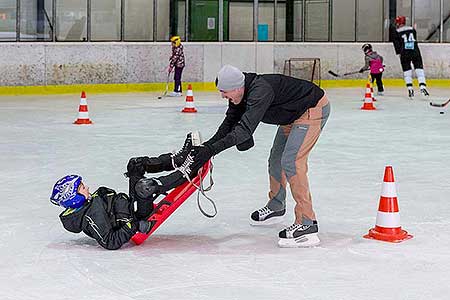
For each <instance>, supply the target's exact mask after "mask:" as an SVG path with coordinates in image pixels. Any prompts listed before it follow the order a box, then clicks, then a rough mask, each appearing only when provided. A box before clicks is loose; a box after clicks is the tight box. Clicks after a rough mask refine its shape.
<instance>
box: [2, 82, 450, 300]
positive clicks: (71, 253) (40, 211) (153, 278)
mask: <svg viewBox="0 0 450 300" xmlns="http://www.w3.org/2000/svg"><path fill="white" fill-rule="evenodd" d="M405 92H406V91H405V89H388V90H387V91H386V96H384V97H378V102H376V106H377V108H378V110H376V111H361V110H360V109H359V108H360V107H361V105H362V101H361V99H362V98H363V95H364V90H363V89H362V88H361V89H337V90H328V91H327V93H328V97H329V99H330V101H331V103H332V113H331V116H330V119H329V121H328V123H327V125H326V127H325V129H324V131H323V134H322V136H321V137H320V139H319V142H318V144H317V145H316V147H315V149H314V150H313V151H312V153H311V156H310V161H309V176H310V185H311V189H312V194H313V203H314V206H315V210H316V214H317V217H318V221H319V228H320V234H319V236H320V238H321V240H322V244H321V245H320V246H318V247H315V248H308V249H280V248H278V246H277V234H278V231H279V230H281V229H282V228H283V226H284V225H290V224H291V223H292V221H293V202H294V201H293V200H292V197H291V196H290V195H289V196H288V213H287V217H286V219H285V222H284V225H283V224H281V225H274V226H270V227H256V228H255V227H251V226H250V225H249V223H248V218H249V215H250V213H251V212H252V211H253V210H254V209H257V208H259V207H261V206H262V205H264V204H265V203H266V201H267V192H268V177H267V176H268V175H267V159H268V155H269V150H270V147H271V144H272V140H273V137H274V135H275V132H276V127H275V126H270V125H264V124H261V125H260V126H259V127H258V129H257V131H256V133H255V143H256V145H255V147H254V148H252V149H251V150H249V151H247V152H238V151H237V150H236V149H235V148H232V149H229V150H226V151H225V152H223V153H221V154H219V155H218V156H217V157H216V158H215V159H214V179H215V181H216V184H215V186H214V189H213V191H212V192H211V193H209V195H210V196H212V197H213V198H214V199H215V201H216V204H217V206H218V209H219V213H218V215H217V217H216V218H214V219H207V218H205V217H203V216H202V215H201V213H200V212H199V210H198V208H197V206H196V202H195V198H194V197H191V198H190V199H188V200H187V201H186V202H185V203H184V204H183V205H182V206H181V207H180V208H179V209H178V210H177V211H176V212H175V213H174V214H173V215H172V217H171V218H170V219H168V220H167V221H166V223H165V224H163V225H162V226H161V227H160V228H159V229H158V230H157V231H156V232H155V233H154V235H152V236H151V237H150V238H149V239H148V240H147V241H146V242H145V243H144V244H143V245H141V246H135V245H132V244H127V245H125V246H124V247H123V248H122V249H120V250H118V251H107V250H104V249H102V248H101V247H100V246H98V245H97V243H96V241H95V240H93V239H90V238H88V237H86V236H85V235H83V234H78V235H76V234H72V233H69V232H66V231H65V230H64V229H63V227H62V225H61V223H60V221H59V219H58V215H59V213H60V212H61V209H60V208H59V207H57V206H54V205H52V204H51V203H50V202H49V196H50V192H51V188H52V186H53V184H54V182H55V181H56V179H58V178H60V177H62V176H64V175H66V174H69V173H78V174H81V175H82V176H83V179H84V181H85V182H86V183H87V185H88V186H90V188H91V191H92V192H93V191H94V190H95V189H96V188H97V187H99V186H101V185H105V186H108V187H111V188H114V189H116V190H117V191H125V192H127V188H128V186H127V180H126V178H124V176H123V175H122V174H123V172H125V167H126V164H127V161H128V159H129V158H130V157H132V156H139V155H158V154H160V153H163V152H166V151H171V150H174V149H178V148H179V147H181V145H182V144H183V141H184V138H185V134H186V132H188V131H190V130H193V129H200V131H201V132H202V135H203V137H204V138H209V137H210V136H211V135H212V134H213V133H214V132H215V130H216V128H217V127H218V125H219V124H220V122H221V121H222V119H223V117H224V112H225V110H226V101H225V100H221V99H220V98H219V95H218V94H215V93H196V92H195V91H194V95H195V104H196V107H197V109H198V111H199V112H198V113H197V114H182V113H180V110H181V108H182V107H183V106H184V97H183V98H177V99H169V98H166V99H163V100H157V99H156V97H157V96H158V95H156V94H146V93H141V94H114V95H89V94H88V95H87V96H88V105H89V114H90V118H91V119H92V121H93V122H94V125H92V126H76V125H72V122H73V121H74V120H75V119H76V118H77V111H78V105H79V96H78V95H64V96H40V97H32V96H27V97H2V98H0V113H1V118H0V136H1V139H0V166H1V168H0V182H1V185H0V186H1V196H2V200H1V202H0V222H1V224H2V226H1V228H0V299H2V300H7V299H14V300H17V299H20V300H25V299H33V300H37V299H45V300H48V299H77V300H81V299H89V300H94V299H108V300H113V299H121V300H122V299H158V300H165V299H196V300H198V299H258V300H261V299H289V300H290V299H311V300H312V299H317V300H319V299H342V300H344V299H345V300H347V299H374V300H375V299H376V300H378V299H397V300H400V299H405V300H406V299H408V300H410V299H411V300H412V299H427V300H434V299H449V297H450V283H449V282H450V280H449V279H448V278H449V273H450V250H449V249H450V234H449V225H450V162H449V160H450V130H449V128H450V111H447V112H446V113H445V114H439V110H438V109H431V107H430V106H429V105H428V102H429V101H430V100H432V101H437V102H443V101H444V100H445V99H446V98H449V97H450V89H448V90H445V89H433V88H430V93H431V95H432V96H431V97H430V99H421V98H420V97H416V99H415V100H413V101H410V100H408V99H407V98H406V97H405V96H404V95H405ZM388 164H391V165H392V166H393V168H394V175H395V179H396V184H397V191H398V201H399V207H400V214H401V225H402V227H403V229H405V230H407V231H408V232H409V233H410V234H412V235H414V238H413V239H411V240H408V241H405V242H403V243H400V244H391V243H383V242H378V241H373V240H366V239H363V238H362V236H363V235H364V234H366V233H367V232H368V230H369V229H370V228H372V227H373V226H374V224H375V217H376V213H377V208H378V201H379V197H380V191H381V185H382V180H383V172H384V167H385V166H386V165H388ZM204 205H205V206H206V208H210V207H208V206H207V203H206V202H205V203H204Z"/></svg>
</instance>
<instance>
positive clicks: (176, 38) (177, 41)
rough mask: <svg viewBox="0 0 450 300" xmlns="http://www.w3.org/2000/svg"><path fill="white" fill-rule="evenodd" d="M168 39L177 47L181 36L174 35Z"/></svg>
mask: <svg viewBox="0 0 450 300" xmlns="http://www.w3.org/2000/svg"><path fill="white" fill-rule="evenodd" d="M170 41H171V42H172V44H173V45H174V46H175V47H178V46H180V45H181V38H180V37H179V36H178V35H175V36H173V37H171V38H170Z"/></svg>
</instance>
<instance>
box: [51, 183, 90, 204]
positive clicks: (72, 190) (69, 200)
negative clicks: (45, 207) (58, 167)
mask: <svg viewBox="0 0 450 300" xmlns="http://www.w3.org/2000/svg"><path fill="white" fill-rule="evenodd" d="M82 180H83V178H81V176H79V175H67V176H64V177H63V178H61V179H60V180H58V181H57V182H56V183H55V185H54V186H53V192H52V195H51V196H50V202H52V203H53V204H55V205H59V206H62V207H65V208H79V207H81V206H83V204H84V202H86V197H84V196H83V195H81V194H78V187H79V186H80V184H81V181H82Z"/></svg>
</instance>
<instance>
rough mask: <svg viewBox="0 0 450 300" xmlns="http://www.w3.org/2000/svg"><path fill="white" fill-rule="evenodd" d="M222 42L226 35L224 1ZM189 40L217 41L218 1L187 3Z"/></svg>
mask: <svg viewBox="0 0 450 300" xmlns="http://www.w3.org/2000/svg"><path fill="white" fill-rule="evenodd" d="M223 2H224V5H223V6H224V22H223V23H224V40H226V37H227V35H228V26H227V25H228V1H227V0H224V1H223ZM189 32H190V34H189V40H190V41H217V40H219V1H218V0H191V1H189Z"/></svg>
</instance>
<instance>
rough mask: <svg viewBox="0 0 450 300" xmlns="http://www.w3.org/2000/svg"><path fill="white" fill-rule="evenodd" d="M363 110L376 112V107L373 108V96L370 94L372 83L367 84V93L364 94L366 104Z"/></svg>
mask: <svg viewBox="0 0 450 300" xmlns="http://www.w3.org/2000/svg"><path fill="white" fill-rule="evenodd" d="M361 109H363V110H375V109H376V108H375V106H373V101H372V94H371V92H370V82H367V84H366V93H365V94H364V104H363V106H362V107H361Z"/></svg>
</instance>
